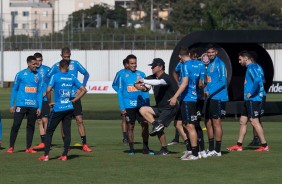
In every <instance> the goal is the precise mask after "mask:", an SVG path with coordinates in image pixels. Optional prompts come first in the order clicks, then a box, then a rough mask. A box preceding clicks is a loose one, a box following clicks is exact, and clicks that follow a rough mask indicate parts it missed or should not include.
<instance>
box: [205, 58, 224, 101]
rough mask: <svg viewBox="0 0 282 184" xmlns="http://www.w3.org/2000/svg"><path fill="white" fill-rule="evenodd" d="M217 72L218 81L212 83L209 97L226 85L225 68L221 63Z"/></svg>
mask: <svg viewBox="0 0 282 184" xmlns="http://www.w3.org/2000/svg"><path fill="white" fill-rule="evenodd" d="M217 70H218V73H219V81H218V82H217V83H214V84H213V87H212V89H210V90H209V95H210V96H212V95H214V94H215V93H217V92H218V91H220V90H222V89H223V88H224V87H225V85H226V68H225V65H224V64H223V62H222V63H220V64H219V65H218V68H217Z"/></svg>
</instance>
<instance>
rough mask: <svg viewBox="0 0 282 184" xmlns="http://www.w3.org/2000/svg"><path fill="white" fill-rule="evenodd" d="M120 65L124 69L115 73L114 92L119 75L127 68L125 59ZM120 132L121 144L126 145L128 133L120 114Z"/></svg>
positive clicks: (116, 88) (122, 116) (123, 118)
mask: <svg viewBox="0 0 282 184" xmlns="http://www.w3.org/2000/svg"><path fill="white" fill-rule="evenodd" d="M122 64H123V66H124V68H123V69H121V70H120V71H118V72H117V73H116V76H115V78H114V81H113V84H112V88H113V89H114V90H115V91H116V92H117V91H118V82H119V78H120V75H122V74H123V73H124V72H125V71H126V70H127V67H128V66H127V63H126V59H124V60H123V62H122ZM121 130H122V135H123V139H122V142H123V144H128V133H127V126H126V120H125V116H124V115H122V114H121Z"/></svg>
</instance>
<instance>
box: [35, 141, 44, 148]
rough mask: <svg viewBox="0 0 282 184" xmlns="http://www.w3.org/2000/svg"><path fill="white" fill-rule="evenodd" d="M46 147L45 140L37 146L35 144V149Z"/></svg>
mask: <svg viewBox="0 0 282 184" xmlns="http://www.w3.org/2000/svg"><path fill="white" fill-rule="evenodd" d="M44 148H45V144H44V143H43V142H42V143H39V144H38V145H36V146H33V149H44Z"/></svg>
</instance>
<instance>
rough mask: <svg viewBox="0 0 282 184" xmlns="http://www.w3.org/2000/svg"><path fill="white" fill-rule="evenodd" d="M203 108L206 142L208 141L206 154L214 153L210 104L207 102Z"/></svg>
mask: <svg viewBox="0 0 282 184" xmlns="http://www.w3.org/2000/svg"><path fill="white" fill-rule="evenodd" d="M204 108H205V110H204V111H205V114H204V115H205V126H206V129H207V135H208V140H209V149H208V153H209V152H210V153H212V152H213V151H214V130H213V125H212V120H211V118H212V114H211V110H212V107H211V103H210V100H207V102H206V107H204Z"/></svg>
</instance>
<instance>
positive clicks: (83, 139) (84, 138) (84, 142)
mask: <svg viewBox="0 0 282 184" xmlns="http://www.w3.org/2000/svg"><path fill="white" fill-rule="evenodd" d="M81 141H82V144H83V145H84V144H86V136H81Z"/></svg>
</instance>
